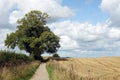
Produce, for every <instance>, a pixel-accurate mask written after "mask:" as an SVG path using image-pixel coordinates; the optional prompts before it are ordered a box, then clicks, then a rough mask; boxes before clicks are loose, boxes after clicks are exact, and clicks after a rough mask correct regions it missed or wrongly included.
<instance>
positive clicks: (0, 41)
mask: <svg viewBox="0 0 120 80" xmlns="http://www.w3.org/2000/svg"><path fill="white" fill-rule="evenodd" d="M0 32H1V34H0V49H5V45H4V41H5V39H6V34H9V33H11V32H12V31H11V30H9V29H0Z"/></svg>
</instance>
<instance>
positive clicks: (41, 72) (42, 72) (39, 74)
mask: <svg viewBox="0 0 120 80" xmlns="http://www.w3.org/2000/svg"><path fill="white" fill-rule="evenodd" d="M30 80H49V76H48V72H47V70H46V63H42V64H40V66H39V67H38V69H37V71H36V72H35V74H34V76H33V77H32V78H31V79H30Z"/></svg>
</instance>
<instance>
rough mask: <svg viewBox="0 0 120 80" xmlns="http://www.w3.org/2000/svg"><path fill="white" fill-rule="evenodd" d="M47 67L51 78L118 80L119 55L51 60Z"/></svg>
mask: <svg viewBox="0 0 120 80" xmlns="http://www.w3.org/2000/svg"><path fill="white" fill-rule="evenodd" d="M47 68H48V70H49V74H50V77H51V80H120V57H106V58H69V59H67V60H64V61H55V60H51V61H50V62H49V63H47Z"/></svg>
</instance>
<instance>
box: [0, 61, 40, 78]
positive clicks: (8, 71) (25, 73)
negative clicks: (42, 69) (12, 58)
mask: <svg viewBox="0 0 120 80" xmlns="http://www.w3.org/2000/svg"><path fill="white" fill-rule="evenodd" d="M39 64H40V62H39V61H33V62H29V63H22V64H19V65H16V66H4V67H1V68H0V80H27V79H29V78H30V77H31V75H32V74H33V71H34V69H35V68H36V67H37V66H39Z"/></svg>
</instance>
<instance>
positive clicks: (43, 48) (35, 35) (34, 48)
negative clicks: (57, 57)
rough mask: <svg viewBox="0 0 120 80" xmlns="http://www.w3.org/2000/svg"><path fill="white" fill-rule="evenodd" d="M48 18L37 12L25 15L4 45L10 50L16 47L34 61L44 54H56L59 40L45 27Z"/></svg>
mask: <svg viewBox="0 0 120 80" xmlns="http://www.w3.org/2000/svg"><path fill="white" fill-rule="evenodd" d="M48 18H49V16H48V14H47V13H42V12H40V11H37V10H33V11H31V12H29V13H27V14H25V16H24V17H23V18H22V19H19V20H18V21H17V23H18V25H17V30H16V31H15V32H13V33H11V34H9V35H7V38H6V40H5V45H6V46H7V47H8V48H12V49H14V48H15V47H16V46H18V48H19V49H20V50H25V51H26V52H28V53H30V55H33V56H34V58H35V59H40V58H41V54H43V53H45V52H47V53H49V54H52V53H55V52H57V50H58V49H59V47H60V44H59V41H60V38H59V37H58V36H57V35H55V34H54V33H53V32H52V31H51V30H50V29H49V28H48V27H47V26H46V23H47V19H48Z"/></svg>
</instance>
